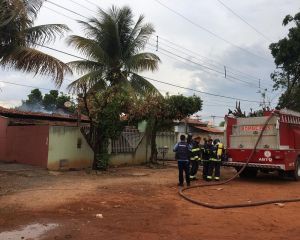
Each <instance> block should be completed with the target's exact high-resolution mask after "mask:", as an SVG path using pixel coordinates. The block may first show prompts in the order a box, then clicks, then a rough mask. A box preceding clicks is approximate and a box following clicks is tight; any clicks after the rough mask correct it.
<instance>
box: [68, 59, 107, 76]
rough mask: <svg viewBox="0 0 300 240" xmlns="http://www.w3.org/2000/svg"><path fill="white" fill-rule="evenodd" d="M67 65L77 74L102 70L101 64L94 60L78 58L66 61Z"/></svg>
mask: <svg viewBox="0 0 300 240" xmlns="http://www.w3.org/2000/svg"><path fill="white" fill-rule="evenodd" d="M67 65H68V66H69V67H70V68H72V69H74V70H75V71H76V72H77V73H78V74H86V73H87V72H94V71H98V70H101V71H103V64H101V63H99V62H95V61H86V60H78V61H72V62H68V63H67Z"/></svg>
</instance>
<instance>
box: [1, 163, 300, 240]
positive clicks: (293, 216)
mask: <svg viewBox="0 0 300 240" xmlns="http://www.w3.org/2000/svg"><path fill="white" fill-rule="evenodd" d="M232 174H233V171H232V170H230V169H223V176H224V177H226V178H228V177H230V176H232ZM198 182H201V181H198ZM0 183H1V188H0V194H1V193H2V195H0V232H3V231H10V230H15V229H19V228H20V227H21V226H26V225H28V224H33V223H41V224H48V223H56V224H58V227H57V228H56V229H54V230H50V231H48V232H46V233H45V234H43V235H42V236H41V237H39V238H36V239H56V240H57V239H118V240H120V239H125V240H127V239H132V240H133V239H189V240H193V239H218V240H219V239H222V240H227V239H234V240H238V239H264V240H267V239H272V240H276V239H300V221H299V220H300V219H299V218H300V203H288V204H285V205H284V206H277V205H274V204H272V205H265V206H260V207H253V208H237V209H226V210H212V209H207V208H203V207H199V206H196V205H193V204H191V203H189V202H187V201H185V200H183V199H182V198H180V197H179V195H178V193H177V187H176V183H177V169H176V168H166V169H155V170H154V169H148V168H144V167H133V168H118V169H111V170H110V171H109V172H107V173H102V174H98V175H95V174H86V173H84V172H66V173H61V174H59V175H57V174H55V175H53V174H48V172H46V171H43V170H34V171H26V172H22V171H17V172H5V171H1V168H0ZM49 189H52V190H49ZM7 193H8V194H7ZM188 194H189V195H191V196H193V197H194V198H197V199H199V200H200V199H201V200H204V201H206V202H214V203H239V202H247V201H252V202H253V201H257V200H267V199H271V198H288V197H299V196H300V182H293V181H288V180H281V179H279V178H277V177H275V176H260V177H259V178H257V179H255V180H241V179H237V180H235V181H234V182H232V183H230V184H228V185H224V186H220V187H209V188H205V189H193V190H190V192H189V193H188ZM96 214H102V217H103V218H100V217H96ZM0 239H1V235H0ZM25 239H26V238H25ZM1 240H2V239H1Z"/></svg>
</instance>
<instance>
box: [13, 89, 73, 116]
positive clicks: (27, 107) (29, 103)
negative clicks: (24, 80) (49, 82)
mask: <svg viewBox="0 0 300 240" xmlns="http://www.w3.org/2000/svg"><path fill="white" fill-rule="evenodd" d="M65 102H71V104H72V106H71V107H68V108H67V107H66V106H65V105H64V104H65ZM17 109H19V110H23V111H33V112H44V111H47V112H57V113H74V112H75V103H74V102H73V101H72V100H71V97H70V96H66V95H64V94H63V93H61V94H60V95H58V91H57V90H50V91H49V93H46V94H45V95H44V96H43V94H42V93H41V91H40V90H39V89H37V88H36V89H33V90H32V91H31V93H30V94H29V95H28V96H27V99H26V100H23V101H22V105H21V106H20V107H17Z"/></svg>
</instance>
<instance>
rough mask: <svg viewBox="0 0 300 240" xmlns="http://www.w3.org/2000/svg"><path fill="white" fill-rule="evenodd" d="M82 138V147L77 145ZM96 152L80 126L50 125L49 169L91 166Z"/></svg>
mask: <svg viewBox="0 0 300 240" xmlns="http://www.w3.org/2000/svg"><path fill="white" fill-rule="evenodd" d="M78 139H81V148H78V147H77V143H78ZM93 157H94V154H93V150H92V149H91V148H90V146H89V145H88V143H87V141H86V140H85V138H84V136H83V135H82V133H81V132H80V130H79V128H78V127H64V126H50V129H49V150H48V165H47V168H48V169H49V170H62V169H73V168H74V169H81V168H87V167H90V166H91V164H92V160H93Z"/></svg>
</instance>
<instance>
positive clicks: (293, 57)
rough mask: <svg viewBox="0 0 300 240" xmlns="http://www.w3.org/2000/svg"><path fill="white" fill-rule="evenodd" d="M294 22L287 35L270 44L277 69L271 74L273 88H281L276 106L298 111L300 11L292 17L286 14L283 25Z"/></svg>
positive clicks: (299, 107)
mask: <svg viewBox="0 0 300 240" xmlns="http://www.w3.org/2000/svg"><path fill="white" fill-rule="evenodd" d="M290 23H294V24H293V25H292V27H291V28H290V29H289V33H288V35H287V37H285V38H283V39H281V40H279V41H278V42H277V43H272V44H271V45H270V50H271V53H272V55H273V57H274V61H275V64H276V67H277V70H276V71H274V73H272V74H271V78H272V79H273V81H274V83H275V84H274V89H276V90H278V89H280V88H281V89H283V90H284V93H283V94H282V95H281V97H280V99H279V103H278V108H284V107H287V108H290V109H293V110H296V111H300V98H299V96H300V12H299V13H297V14H296V15H295V16H294V17H292V16H291V15H287V16H286V17H285V18H284V20H283V25H284V26H287V25H288V24H290Z"/></svg>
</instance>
